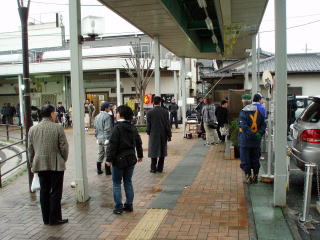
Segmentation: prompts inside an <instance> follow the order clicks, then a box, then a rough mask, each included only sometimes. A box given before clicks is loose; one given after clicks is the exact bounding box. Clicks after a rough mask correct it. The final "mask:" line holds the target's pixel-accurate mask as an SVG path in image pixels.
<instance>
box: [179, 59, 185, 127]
mask: <svg viewBox="0 0 320 240" xmlns="http://www.w3.org/2000/svg"><path fill="white" fill-rule="evenodd" d="M180 68H181V70H180V86H181V93H182V94H181V100H182V107H181V115H182V123H183V124H185V122H186V121H187V118H186V105H187V99H186V59H185V58H184V57H182V58H181V64H180Z"/></svg>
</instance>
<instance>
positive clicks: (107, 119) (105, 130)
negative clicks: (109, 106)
mask: <svg viewBox="0 0 320 240" xmlns="http://www.w3.org/2000/svg"><path fill="white" fill-rule="evenodd" d="M94 127H95V129H96V134H95V135H96V138H97V140H98V142H99V143H101V144H102V143H104V141H105V140H109V138H110V137H111V132H112V118H111V116H110V114H109V113H107V112H105V111H101V112H100V113H99V114H98V115H97V116H96V118H95V120H94Z"/></svg>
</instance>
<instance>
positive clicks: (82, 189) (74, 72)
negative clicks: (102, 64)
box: [69, 0, 89, 202]
mask: <svg viewBox="0 0 320 240" xmlns="http://www.w3.org/2000/svg"><path fill="white" fill-rule="evenodd" d="M69 22H70V26H72V27H71V28H70V50H71V91H72V118H73V120H74V121H73V141H74V150H75V151H74V162H75V173H76V179H75V183H76V193H77V200H78V202H85V201H87V200H88V199H89V194H88V178H87V162H86V145H85V134H84V107H83V104H84V88H83V72H82V46H81V45H80V43H79V41H80V36H81V6H80V0H69Z"/></svg>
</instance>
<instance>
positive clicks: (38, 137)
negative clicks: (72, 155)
mask: <svg viewBox="0 0 320 240" xmlns="http://www.w3.org/2000/svg"><path fill="white" fill-rule="evenodd" d="M41 115H42V117H43V119H42V121H41V122H40V123H39V124H38V125H36V126H33V127H31V128H30V131H29V139H28V154H29V161H30V164H31V166H32V169H31V171H32V172H34V173H38V175H39V180H40V187H41V189H40V204H41V211H42V218H43V223H44V224H46V225H48V224H50V225H59V224H64V223H67V222H68V219H62V214H61V198H62V190H63V175H64V171H65V169H66V161H67V159H68V151H69V145H68V141H67V138H66V135H65V133H64V130H63V127H62V126H61V125H59V124H57V123H55V121H56V118H57V113H56V112H55V107H54V106H53V105H50V104H46V105H44V106H43V107H42V108H41Z"/></svg>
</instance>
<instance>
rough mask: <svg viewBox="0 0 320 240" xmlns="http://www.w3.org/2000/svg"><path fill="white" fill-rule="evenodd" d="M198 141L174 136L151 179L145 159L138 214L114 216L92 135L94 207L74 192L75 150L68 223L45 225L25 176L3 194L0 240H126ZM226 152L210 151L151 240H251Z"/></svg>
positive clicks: (235, 171)
mask: <svg viewBox="0 0 320 240" xmlns="http://www.w3.org/2000/svg"><path fill="white" fill-rule="evenodd" d="M67 135H68V139H69V142H70V143H72V131H71V130H67ZM142 139H143V143H144V149H145V150H147V149H146V148H147V136H146V135H145V134H142ZM195 141H197V140H195V139H192V140H187V139H184V138H183V137H182V132H181V131H179V132H175V133H174V134H173V139H172V142H170V143H169V157H168V158H167V159H166V163H165V173H162V174H151V173H149V165H150V160H149V159H147V158H145V161H144V162H143V163H141V164H139V165H137V166H136V169H135V173H134V180H133V181H134V188H135V202H134V206H135V210H134V212H133V213H126V214H123V215H122V216H115V215H113V214H112V208H113V199H112V188H111V178H110V176H107V177H106V176H104V175H99V176H98V175H97V174H96V169H95V165H96V164H95V161H96V154H97V150H98V149H97V145H96V143H95V139H94V136H93V135H92V132H89V133H88V134H87V135H86V144H87V161H88V178H89V188H90V196H91V199H90V201H88V202H87V203H82V204H77V203H76V201H75V190H74V189H73V188H71V187H70V182H71V181H72V180H73V178H74V162H73V159H72V155H73V154H72V153H73V147H71V149H70V160H69V162H68V170H67V171H66V173H65V186H64V195H63V215H64V216H65V217H68V218H69V223H68V224H65V225H63V226H55V227H52V226H44V225H43V224H42V221H41V213H40V206H39V199H38V194H29V193H28V190H27V176H26V175H24V176H22V177H20V178H19V179H18V180H16V181H15V182H14V183H12V184H10V185H9V186H7V187H6V188H4V189H0V239H1V240H4V239H51V240H58V239H77V240H80V239H108V240H111V239H126V238H127V237H128V236H129V234H130V233H131V232H132V230H133V229H134V228H135V227H136V225H137V224H138V223H139V221H140V220H141V219H142V218H143V216H144V215H145V214H146V213H147V211H148V209H147V206H148V205H149V204H150V203H151V201H152V200H153V199H154V198H155V197H156V196H157V194H159V192H161V190H162V186H161V182H162V181H163V180H164V179H165V178H166V176H167V175H168V174H169V173H170V172H171V171H172V170H173V169H174V167H175V166H176V164H177V163H178V162H179V161H181V160H182V158H183V156H184V154H185V153H186V152H188V151H189V150H190V149H191V147H192V145H193V144H194V143H195ZM200 141H202V140H200ZM71 145H72V144H71ZM222 148H223V145H219V146H214V147H211V149H210V150H209V152H208V154H207V156H206V159H205V160H204V162H203V164H202V167H201V170H200V171H199V173H198V175H197V177H196V178H195V180H194V182H193V184H192V185H191V186H190V187H187V188H186V189H184V190H183V192H182V194H181V196H180V198H178V202H177V204H176V206H175V208H174V209H172V210H169V211H168V212H167V213H166V217H165V218H164V220H163V221H162V223H161V224H160V227H159V228H158V230H157V231H156V233H155V234H154V235H153V239H221V240H222V239H230V240H231V239H249V237H248V220H247V214H246V200H245V197H244V190H243V183H242V173H241V171H240V169H239V161H238V160H224V159H223V154H222V152H221V150H222ZM145 156H147V153H146V152H145Z"/></svg>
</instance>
